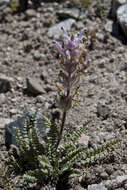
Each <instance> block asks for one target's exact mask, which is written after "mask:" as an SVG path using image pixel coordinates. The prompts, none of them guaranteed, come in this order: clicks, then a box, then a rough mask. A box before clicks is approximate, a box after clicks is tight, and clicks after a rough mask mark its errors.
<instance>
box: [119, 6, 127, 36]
mask: <svg viewBox="0 0 127 190" xmlns="http://www.w3.org/2000/svg"><path fill="white" fill-rule="evenodd" d="M117 20H118V23H119V24H120V26H121V28H122V30H123V33H124V35H125V36H126V37H127V4H125V5H122V6H120V7H119V9H118V10H117Z"/></svg>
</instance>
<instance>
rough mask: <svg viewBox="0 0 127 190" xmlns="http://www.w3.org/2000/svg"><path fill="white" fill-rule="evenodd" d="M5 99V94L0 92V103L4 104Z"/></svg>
mask: <svg viewBox="0 0 127 190" xmlns="http://www.w3.org/2000/svg"><path fill="white" fill-rule="evenodd" d="M5 101H6V96H5V95H4V94H0V104H4V103H5Z"/></svg>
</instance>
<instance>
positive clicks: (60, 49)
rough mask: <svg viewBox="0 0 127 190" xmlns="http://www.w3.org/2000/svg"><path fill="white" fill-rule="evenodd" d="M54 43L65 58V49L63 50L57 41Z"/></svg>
mask: <svg viewBox="0 0 127 190" xmlns="http://www.w3.org/2000/svg"><path fill="white" fill-rule="evenodd" d="M53 43H54V44H55V45H56V47H57V49H58V51H59V52H60V54H62V55H63V56H65V53H64V49H63V48H62V46H61V45H60V43H59V42H57V41H55V40H54V41H53Z"/></svg>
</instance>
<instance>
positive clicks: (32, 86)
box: [26, 78, 45, 95]
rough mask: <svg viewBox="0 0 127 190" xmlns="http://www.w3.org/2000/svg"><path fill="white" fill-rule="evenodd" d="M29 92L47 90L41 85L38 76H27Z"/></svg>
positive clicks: (41, 92)
mask: <svg viewBox="0 0 127 190" xmlns="http://www.w3.org/2000/svg"><path fill="white" fill-rule="evenodd" d="M26 84H27V92H28V93H30V94H32V95H39V94H44V93H45V91H44V89H43V88H42V86H41V81H40V80H39V79H36V78H26Z"/></svg>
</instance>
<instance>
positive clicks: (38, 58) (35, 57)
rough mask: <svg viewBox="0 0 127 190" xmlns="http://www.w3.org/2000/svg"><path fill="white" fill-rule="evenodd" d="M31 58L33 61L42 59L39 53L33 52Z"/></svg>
mask: <svg viewBox="0 0 127 190" xmlns="http://www.w3.org/2000/svg"><path fill="white" fill-rule="evenodd" d="M33 58H34V60H35V61H40V60H42V59H43V56H42V55H41V53H40V52H39V51H34V55H33Z"/></svg>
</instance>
